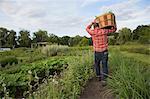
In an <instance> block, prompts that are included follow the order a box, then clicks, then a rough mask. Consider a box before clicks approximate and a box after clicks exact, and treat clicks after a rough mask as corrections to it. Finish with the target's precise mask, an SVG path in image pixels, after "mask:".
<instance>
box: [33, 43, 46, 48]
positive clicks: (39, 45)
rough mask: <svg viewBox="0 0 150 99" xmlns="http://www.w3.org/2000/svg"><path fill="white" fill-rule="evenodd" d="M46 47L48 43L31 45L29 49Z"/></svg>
mask: <svg viewBox="0 0 150 99" xmlns="http://www.w3.org/2000/svg"><path fill="white" fill-rule="evenodd" d="M47 45H49V42H37V43H32V44H31V48H38V47H45V46H47Z"/></svg>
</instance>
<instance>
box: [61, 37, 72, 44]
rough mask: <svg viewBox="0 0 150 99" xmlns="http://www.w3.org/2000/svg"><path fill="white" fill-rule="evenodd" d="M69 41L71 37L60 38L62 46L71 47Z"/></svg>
mask: <svg viewBox="0 0 150 99" xmlns="http://www.w3.org/2000/svg"><path fill="white" fill-rule="evenodd" d="M69 39H70V37H69V36H63V37H61V38H60V44H61V45H69V42H68V41H69Z"/></svg>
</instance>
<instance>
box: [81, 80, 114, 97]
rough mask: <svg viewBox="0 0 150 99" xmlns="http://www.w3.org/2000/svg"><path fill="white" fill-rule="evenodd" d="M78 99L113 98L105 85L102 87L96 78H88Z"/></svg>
mask: <svg viewBox="0 0 150 99" xmlns="http://www.w3.org/2000/svg"><path fill="white" fill-rule="evenodd" d="M79 99H115V98H114V96H113V94H112V91H111V90H110V89H108V87H107V86H105V87H103V86H102V84H101V82H100V81H98V80H97V79H96V78H92V79H91V80H89V82H88V83H87V85H86V86H85V89H84V90H83V93H82V94H81V96H80V98H79Z"/></svg>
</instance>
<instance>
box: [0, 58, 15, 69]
mask: <svg viewBox="0 0 150 99" xmlns="http://www.w3.org/2000/svg"><path fill="white" fill-rule="evenodd" d="M13 63H14V64H17V63H18V59H17V58H16V57H15V56H7V57H4V58H2V59H0V65H1V66H2V67H5V66H6V65H8V64H9V65H12V64H13Z"/></svg>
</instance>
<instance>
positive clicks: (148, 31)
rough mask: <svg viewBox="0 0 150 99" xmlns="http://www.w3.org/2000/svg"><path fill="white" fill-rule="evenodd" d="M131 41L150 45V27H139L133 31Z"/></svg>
mask: <svg viewBox="0 0 150 99" xmlns="http://www.w3.org/2000/svg"><path fill="white" fill-rule="evenodd" d="M132 40H135V41H138V42H140V43H150V25H141V26H138V27H137V28H136V29H135V30H133V33H132Z"/></svg>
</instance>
